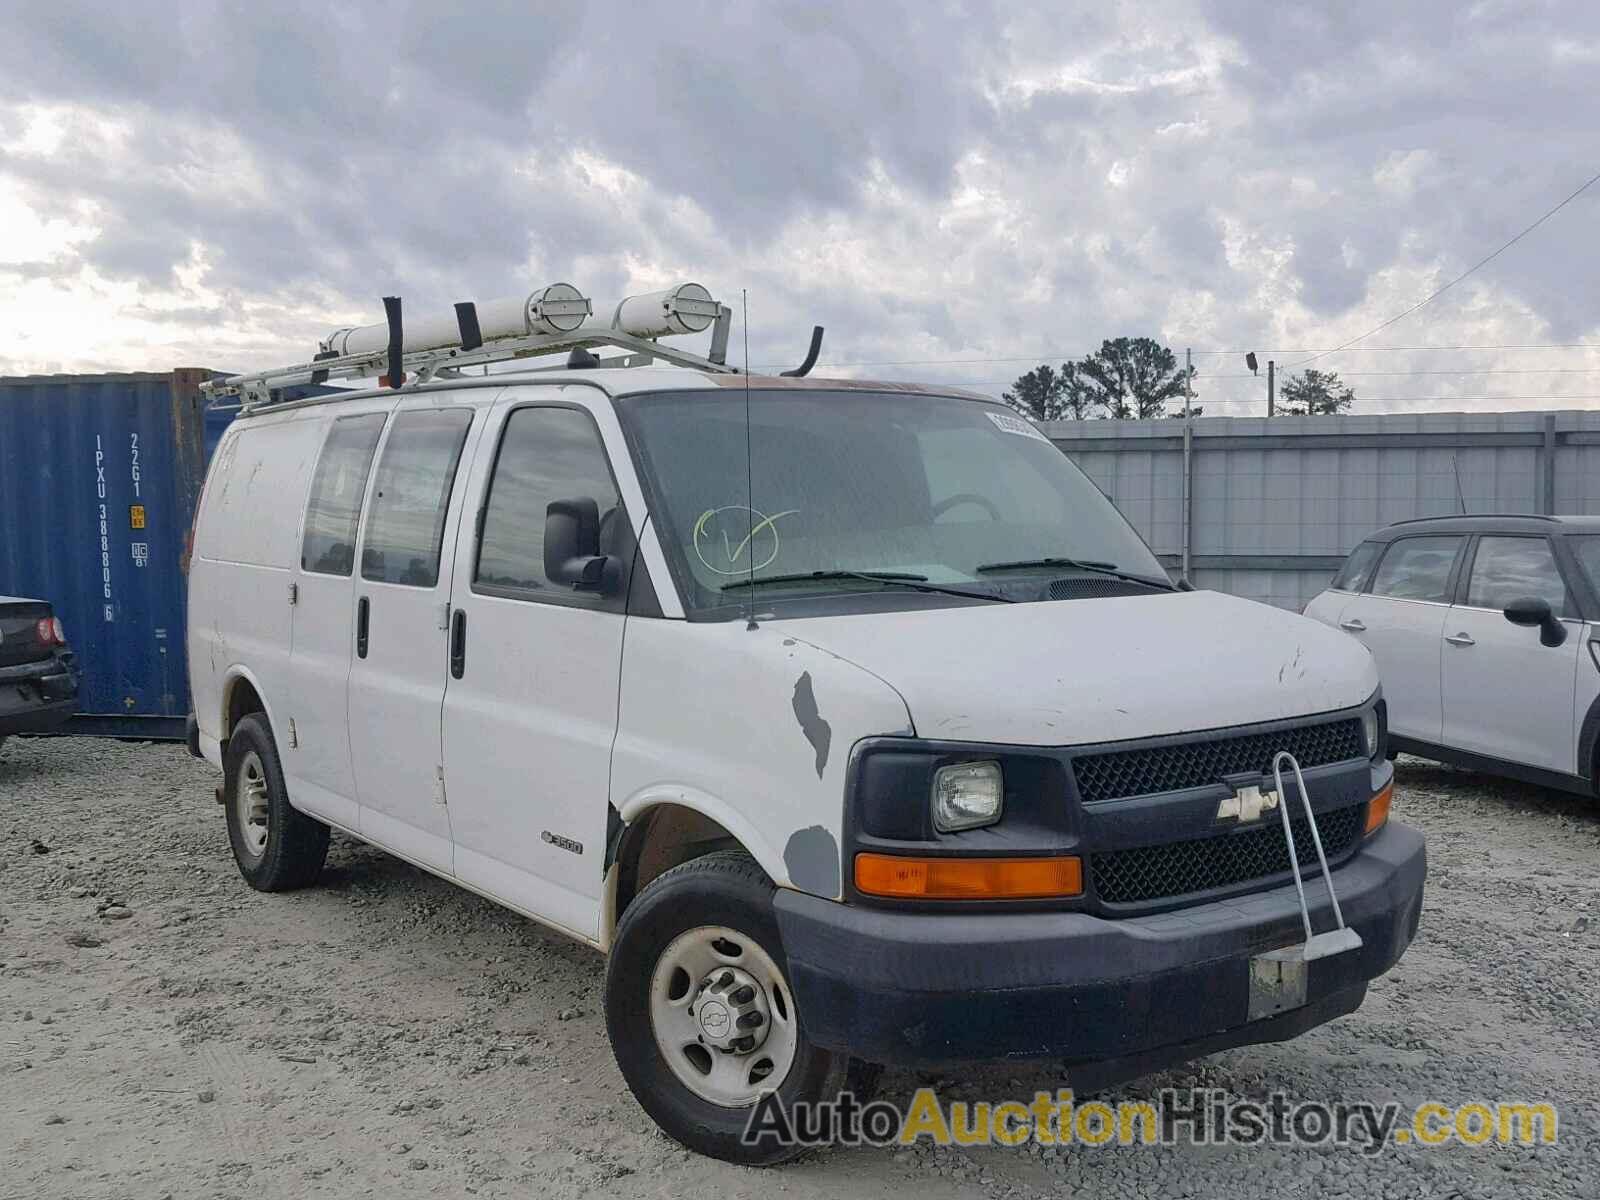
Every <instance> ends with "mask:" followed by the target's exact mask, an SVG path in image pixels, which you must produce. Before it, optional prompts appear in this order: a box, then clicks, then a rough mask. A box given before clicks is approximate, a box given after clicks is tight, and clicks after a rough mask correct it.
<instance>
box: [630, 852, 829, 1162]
mask: <svg viewBox="0 0 1600 1200" xmlns="http://www.w3.org/2000/svg"><path fill="white" fill-rule="evenodd" d="M776 890H777V889H776V888H775V887H774V886H773V883H772V881H771V880H770V879H768V878H767V875H766V872H764V871H763V870H762V869H761V868H760V866H759V865H757V863H756V862H755V860H754V859H752V858H751V857H750V856H749V855H748V854H746V853H744V852H743V851H717V852H716V853H713V854H707V855H705V856H703V857H701V858H696V859H692V860H690V861H689V862H686V863H683V864H681V865H679V866H677V867H674V868H673V869H672V870H670V871H667V872H664V873H663V874H661V875H660V876H658V877H657V878H655V879H654V880H652V881H651V882H650V884H649V885H648V886H647V887H646V888H645V889H644V890H643V891H642V892H640V893H639V895H638V897H637V898H635V899H634V901H633V902H632V903H631V904H629V905H628V907H627V909H626V910H625V911H624V912H623V915H622V920H621V921H620V922H619V923H618V925H617V931H616V936H615V937H614V938H613V940H612V945H611V954H610V959H609V961H608V962H607V964H606V997H605V1000H606V1032H607V1034H608V1035H609V1037H610V1039H611V1049H612V1053H613V1054H615V1055H616V1059H617V1066H618V1067H619V1068H621V1070H622V1075H623V1078H624V1079H626V1080H627V1083H628V1087H629V1089H630V1090H631V1091H632V1092H633V1095H634V1098H635V1099H637V1100H638V1101H639V1104H640V1106H641V1107H643V1108H644V1110H645V1112H647V1113H649V1114H650V1116H651V1117H652V1118H653V1119H654V1120H655V1122H656V1124H657V1125H659V1126H660V1127H661V1128H662V1129H663V1130H664V1131H665V1132H666V1133H667V1134H668V1135H669V1136H671V1137H672V1138H674V1139H675V1140H677V1141H678V1142H680V1143H681V1144H682V1145H684V1146H685V1147H687V1148H688V1149H690V1150H693V1151H696V1152H697V1153H700V1154H705V1155H709V1156H710V1157H712V1158H719V1159H722V1160H723V1161H725V1162H733V1163H739V1164H742V1165H745V1166H769V1165H772V1164H775V1163H780V1162H784V1161H786V1160H788V1159H791V1158H794V1157H795V1156H796V1155H798V1154H800V1153H802V1152H803V1151H804V1150H805V1149H806V1147H804V1146H789V1145H783V1144H780V1143H779V1142H778V1141H777V1139H776V1138H764V1139H762V1140H761V1141H759V1142H757V1143H755V1144H748V1145H747V1144H745V1143H744V1142H743V1141H742V1140H741V1135H742V1134H743V1132H744V1128H745V1125H746V1122H747V1121H748V1119H749V1117H750V1115H751V1112H752V1110H753V1108H754V1107H755V1104H754V1102H752V1103H751V1104H748V1105H745V1106H743V1107H723V1106H721V1105H718V1104H714V1103H712V1102H711V1101H709V1100H706V1099H703V1098H701V1097H700V1096H698V1095H696V1094H695V1093H694V1092H692V1091H690V1090H689V1088H688V1087H686V1086H685V1085H684V1084H683V1083H682V1082H680V1080H679V1079H678V1077H677V1075H676V1074H675V1073H674V1072H673V1069H672V1068H671V1067H670V1066H669V1065H668V1063H667V1062H666V1060H665V1058H664V1057H663V1054H662V1050H661V1048H660V1046H659V1045H658V1043H657V1039H656V1034H655V1030H654V1025H653V1021H652V1017H651V981H652V978H653V976H654V974H655V971H656V966H657V963H658V961H659V960H660V959H661V957H662V956H663V953H664V952H665V951H666V950H667V949H668V947H669V946H670V945H671V944H673V943H674V941H675V940H676V939H677V938H679V937H680V935H683V934H686V933H689V932H690V931H692V930H695V929H703V928H706V927H710V926H715V927H722V928H725V929H729V930H733V931H736V932H737V933H739V934H742V935H743V936H744V937H745V938H747V939H749V940H752V941H754V942H756V943H757V944H758V946H759V948H760V949H761V950H763V951H764V952H765V953H766V955H768V956H769V957H770V959H771V960H772V962H773V963H775V964H776V965H777V966H778V968H779V970H780V971H781V972H782V973H783V982H784V985H785V990H787V982H788V966H787V959H786V957H785V955H784V953H783V941H782V939H781V937H780V936H779V934H778V922H777V917H776V916H775V915H774V912H773V907H772V898H773V894H774V892H775V891H776ZM790 996H791V999H789V1001H788V1003H790V1004H792V1003H793V1000H792V993H790ZM795 1026H796V1029H797V1032H796V1034H795V1037H796V1042H795V1047H794V1058H793V1063H792V1065H791V1066H790V1068H789V1070H788V1073H787V1074H786V1075H785V1077H784V1079H783V1082H782V1084H781V1085H780V1086H779V1087H778V1089H777V1095H778V1098H779V1100H780V1101H781V1102H782V1104H783V1107H784V1109H785V1110H786V1111H788V1112H792V1106H793V1105H794V1104H795V1103H798V1102H801V1101H806V1102H811V1103H815V1102H817V1101H820V1100H832V1099H833V1098H834V1097H835V1096H837V1095H838V1094H839V1092H840V1091H841V1090H843V1087H844V1085H845V1070H846V1066H847V1063H848V1059H847V1057H846V1056H845V1055H842V1054H835V1053H832V1052H831V1051H827V1050H823V1049H821V1048H820V1047H817V1046H813V1045H812V1044H811V1042H810V1041H809V1040H808V1039H807V1038H806V1036H805V1033H804V1030H803V1029H801V1028H799V1026H800V1022H799V1021H798V1019H796V1021H795Z"/></svg>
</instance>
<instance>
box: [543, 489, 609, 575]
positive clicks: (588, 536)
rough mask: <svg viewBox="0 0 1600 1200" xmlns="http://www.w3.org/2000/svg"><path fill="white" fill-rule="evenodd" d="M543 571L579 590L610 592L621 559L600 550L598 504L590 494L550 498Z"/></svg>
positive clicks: (546, 521)
mask: <svg viewBox="0 0 1600 1200" xmlns="http://www.w3.org/2000/svg"><path fill="white" fill-rule="evenodd" d="M544 574H545V578H546V579H548V580H550V581H551V582H552V583H570V584H571V585H572V586H573V588H574V589H576V590H577V591H580V592H613V591H615V590H616V589H617V587H618V586H619V585H620V583H621V577H622V571H621V563H620V562H619V561H618V560H617V559H615V558H613V557H611V556H610V555H605V554H601V553H600V505H599V504H597V503H596V502H595V500H594V498H593V497H592V496H579V497H575V498H574V499H571V500H552V501H551V502H550V505H549V507H548V508H546V509H545V516H544Z"/></svg>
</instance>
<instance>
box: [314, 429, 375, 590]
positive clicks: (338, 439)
mask: <svg viewBox="0 0 1600 1200" xmlns="http://www.w3.org/2000/svg"><path fill="white" fill-rule="evenodd" d="M383 419H384V414H383V413H366V414H365V415H363V416H359V417H344V418H341V419H340V420H337V421H335V422H334V423H333V425H332V427H331V428H330V429H329V430H328V440H327V441H326V442H324V443H323V446H322V457H321V458H319V459H317V473H316V475H315V477H314V478H313V479H312V481H311V498H310V499H309V500H308V501H306V528H305V535H304V537H303V538H302V539H301V542H300V569H301V570H302V571H316V572H318V573H320V574H323V575H349V574H350V573H351V572H352V571H354V570H355V567H356V525H357V524H358V522H359V520H360V517H361V497H362V496H363V495H365V494H366V490H367V473H368V472H369V471H370V470H371V469H372V451H373V450H374V448H376V446H377V445H378V435H379V434H381V433H382V432H383Z"/></svg>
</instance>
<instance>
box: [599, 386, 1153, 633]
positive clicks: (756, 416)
mask: <svg viewBox="0 0 1600 1200" xmlns="http://www.w3.org/2000/svg"><path fill="white" fill-rule="evenodd" d="M619 407H620V408H621V409H622V412H623V417H624V421H625V423H626V426H627V429H628V433H629V437H630V440H631V442H632V444H633V451H634V454H635V456H636V458H637V459H638V463H639V466H640V468H641V472H642V473H643V475H644V476H645V479H646V483H647V486H648V487H649V488H650V490H651V492H652V493H653V494H652V496H651V506H652V512H653V514H654V516H655V523H656V529H657V533H658V535H659V537H660V539H661V542H662V544H663V546H664V548H665V549H666V552H667V554H668V556H669V557H670V558H671V559H672V560H673V561H672V568H673V571H674V573H675V574H676V575H677V577H678V582H679V584H680V587H681V590H682V591H683V592H684V595H685V601H686V603H687V604H688V606H689V607H690V608H691V609H692V610H695V611H697V612H701V613H706V614H708V615H710V614H711V613H712V612H713V611H714V610H719V609H728V610H737V609H739V608H741V607H743V606H745V605H746V604H748V603H749V602H750V595H751V592H752V590H753V591H754V592H755V594H756V595H757V597H758V599H757V600H756V603H758V604H759V605H761V606H763V607H764V608H770V607H771V606H772V605H774V604H780V603H783V602H785V601H786V600H792V599H800V598H805V597H816V596H817V595H818V594H819V593H826V594H829V595H834V596H837V595H841V594H848V595H865V594H870V593H877V592H888V591H894V592H899V593H902V594H903V597H904V598H905V599H906V600H910V601H915V600H916V599H917V596H918V593H917V592H916V591H915V590H913V585H914V584H916V583H918V582H921V583H924V584H926V585H927V586H928V587H929V588H937V587H942V588H946V589H951V590H955V591H959V592H964V593H977V594H978V596H980V597H981V596H982V595H984V594H995V595H998V594H1004V595H1005V596H1006V597H1007V598H1011V599H1042V598H1044V597H1045V595H1046V592H1045V589H1046V587H1047V586H1048V583H1049V581H1050V580H1051V579H1053V578H1056V577H1058V576H1061V575H1062V574H1063V573H1064V571H1066V573H1079V574H1083V573H1092V574H1096V575H1105V574H1106V572H1108V571H1116V572H1121V573H1123V574H1125V575H1128V576H1132V577H1135V578H1143V579H1149V580H1151V581H1152V582H1153V586H1154V587H1157V588H1162V589H1164V588H1166V587H1167V586H1169V585H1168V582H1167V576H1166V574H1165V572H1164V571H1163V570H1162V568H1161V565H1160V563H1159V562H1157V561H1156V558H1155V556H1154V555H1153V554H1152V553H1151V552H1150V549H1149V547H1147V546H1146V545H1145V544H1144V542H1143V541H1142V540H1141V539H1140V537H1139V535H1138V534H1137V533H1135V532H1134V530H1133V528H1132V527H1131V526H1130V525H1129V524H1128V522H1127V521H1126V520H1125V519H1124V518H1123V517H1122V514H1121V513H1119V512H1118V511H1117V510H1116V508H1115V507H1114V506H1113V505H1112V504H1111V502H1110V501H1109V500H1107V499H1106V497H1105V496H1104V495H1103V494H1102V493H1101V492H1100V490H1099V489H1098V488H1097V487H1095V485H1094V484H1093V483H1091V482H1090V481H1089V479H1088V478H1086V477H1085V476H1084V474H1083V473H1082V472H1081V471H1080V470H1079V469H1078V468H1077V467H1076V466H1074V465H1073V463H1072V462H1071V461H1069V460H1068V459H1067V457H1066V456H1065V455H1064V454H1062V453H1061V452H1060V451H1059V450H1057V449H1056V448H1055V446H1053V445H1052V444H1051V443H1050V442H1049V441H1048V440H1047V439H1046V438H1045V437H1044V435H1043V434H1041V433H1039V431H1038V430H1037V429H1035V428H1034V427H1033V426H1032V425H1031V424H1030V423H1028V422H1027V421H1025V420H1023V419H1021V418H1020V417H1018V416H1017V415H1016V414H1015V413H1012V412H1011V411H1010V410H1009V409H1006V408H1004V407H1003V406H1001V405H998V404H986V403H983V402H980V401H974V400H967V399H960V398H957V397H941V396H928V395H920V394H897V393H893V392H864V391H851V390H843V389H839V390H826V389H820V388H819V389H816V390H801V389H791V388H783V389H776V388H772V389H765V388H754V389H752V390H751V392H750V396H749V413H750V417H749V427H748V458H747V450H746V421H745V395H744V393H743V391H742V390H741V389H739V388H737V387H727V388H718V389H717V390H716V391H715V392H697V391H696V392H688V391H686V392H665V393H653V394H650V395H644V396H636V397H630V398H628V399H626V400H624V401H622V403H621V404H620V406H619ZM747 461H748V462H749V463H750V464H751V470H749V471H747V469H746V462H747ZM1061 559H1075V560H1078V561H1079V562H1080V563H1083V564H1085V565H1084V566H1083V567H1081V568H1077V569H1076V571H1074V569H1071V568H1064V567H1063V566H1062V564H1061V563H1060V561H1059V560H1061ZM1041 560H1052V561H1041ZM752 573H753V575H754V580H755V584H754V587H753V588H752V586H751V584H750V579H751V576H752ZM862 575H880V576H883V577H885V578H881V579H876V580H874V579H863V578H862V577H861V576H862ZM1030 581H1031V582H1030ZM1129 586H1130V587H1131V588H1132V589H1133V590H1139V585H1138V584H1136V583H1135V584H1130V585H1129ZM1030 588H1031V591H1030ZM934 599H937V593H934V592H925V593H923V600H924V602H926V601H927V600H934ZM962 602H966V603H970V602H972V601H971V600H970V599H964V600H963V601H962ZM878 603H881V601H880V602H878Z"/></svg>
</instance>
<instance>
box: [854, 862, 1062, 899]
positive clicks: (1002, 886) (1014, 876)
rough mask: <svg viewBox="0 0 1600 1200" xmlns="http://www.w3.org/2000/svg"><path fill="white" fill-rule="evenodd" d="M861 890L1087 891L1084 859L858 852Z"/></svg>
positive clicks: (951, 893)
mask: <svg viewBox="0 0 1600 1200" xmlns="http://www.w3.org/2000/svg"><path fill="white" fill-rule="evenodd" d="M856 888H857V890H859V891H861V892H862V893H864V894H866V895H868V896H889V897H893V898H895V899H900V900H1042V899H1046V898H1051V897H1061V896H1081V895H1082V894H1083V860H1082V859H1080V858H1077V857H1075V856H1067V857H1057V858H907V857H904V856H902V855H898V854H858V855H856Z"/></svg>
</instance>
